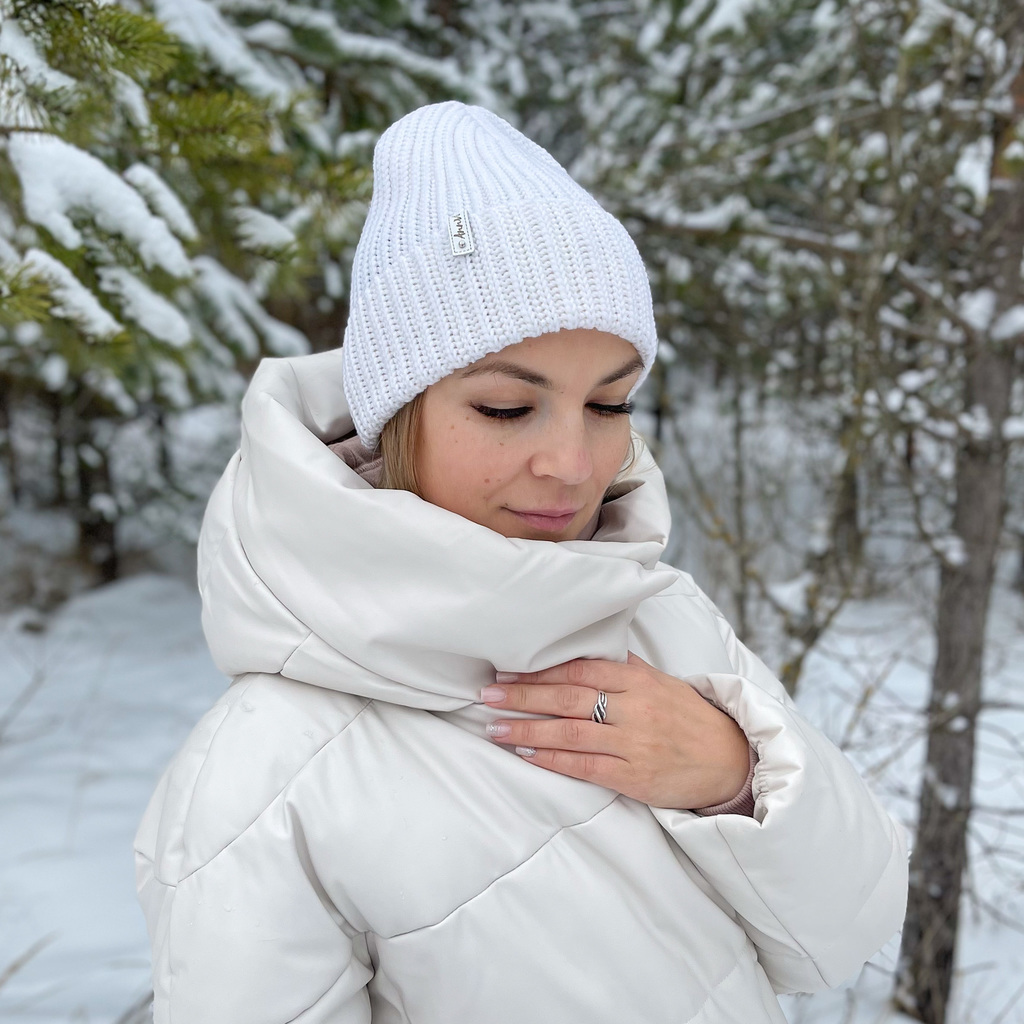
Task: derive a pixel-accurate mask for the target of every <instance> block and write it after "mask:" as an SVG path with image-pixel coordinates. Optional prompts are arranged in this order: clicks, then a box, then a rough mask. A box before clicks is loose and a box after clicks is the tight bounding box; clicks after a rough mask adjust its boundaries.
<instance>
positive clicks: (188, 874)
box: [167, 698, 373, 885]
mask: <svg viewBox="0 0 1024 1024" xmlns="http://www.w3.org/2000/svg"><path fill="white" fill-rule="evenodd" d="M371 704H373V701H372V700H371V699H370V698H367V699H366V700H365V701H364V703H363V706H362V707H361V708H360V709H359V710H358V711H357V712H356V713H355V714H354V715H353V716H352V717H351V718H350V719H349V720H348V721H347V722H346V723H345V724H344V725H343V726H342V727H341V729H339V730H338V731H337V732H336V733H335V734H334V735H333V736H331V737H330V738H329V739H328V740H326V741H325V742H324V744H323V746H321V747H319V748H318V749H317V750H314V751H313V753H312V754H310V756H309V757H308V758H307V759H306V760H305V761H304V762H303V763H302V764H301V765H299V767H298V768H296V770H295V772H294V773H293V774H292V775H290V776H289V777H288V778H287V779H286V780H285V781H284V783H283V784H282V785H281V788H280V789H278V791H277V792H276V793H274V794H273V796H271V797H270V798H269V799H268V800H267V802H266V803H265V804H264V805H263V807H262V809H261V810H260V812H259V813H258V814H257V815H256V817H255V818H253V819H252V821H250V822H249V824H248V825H246V826H245V828H243V829H242V830H241V831H240V832H238V833H237V834H236V835H234V836H232V837H231V839H229V840H228V841H227V842H226V843H225V844H224V845H223V846H222V847H221V848H220V849H219V850H217V851H216V852H215V853H213V854H211V855H210V856H209V857H207V858H206V860H204V861H203V862H202V863H201V864H197V865H196V866H195V867H194V868H192V869H191V870H190V871H188V872H186V873H185V874H183V875H181V876H180V877H179V878H178V881H177V882H176V883H167V884H169V885H171V884H173V885H180V884H181V883H182V882H184V881H185V880H186V879H187V878H190V877H191V876H192V875H194V874H195V873H196V872H197V871H201V870H202V869H203V868H204V867H206V866H207V865H208V864H211V863H213V861H215V860H216V859H217V858H218V857H219V856H221V854H223V853H224V851H225V850H228V849H230V848H231V847H232V846H234V844H235V843H237V842H238V841H239V840H240V839H241V838H242V837H243V836H244V835H245V834H246V833H247V832H249V830H250V829H252V828H253V826H254V825H256V823H257V822H258V821H260V819H261V818H263V816H264V815H265V814H266V813H267V812H268V811H269V810H270V809H271V808H272V807H273V806H274V804H276V803H277V802H278V800H280V799H281V797H282V796H284V794H285V793H286V792H287V790H288V788H289V787H290V786H292V785H293V784H294V783H295V781H296V780H297V779H298V778H299V777H300V776H301V775H302V774H303V772H305V771H306V769H307V768H309V766H310V765H311V764H312V763H313V762H314V761H316V760H317V759H318V758H319V757H320V756H321V754H323V752H324V751H325V750H327V748H328V747H330V746H331V744H333V743H335V742H336V741H337V740H338V739H339V738H340V737H341V736H343V735H344V734H345V733H346V732H347V731H348V729H349V727H350V726H351V725H352V724H353V723H354V722H355V721H356V720H357V719H358V718H359V716H360V715H362V713H363V712H364V711H365V710H366V709H367V708H368V707H369V706H370V705H371ZM225 718H226V716H225ZM221 724H223V722H222V723H221ZM217 728H218V730H219V729H220V726H218V727H217ZM211 746H212V740H211ZM207 755H209V751H208V752H207ZM205 764H206V758H204V759H203V765H204V766H205ZM201 771H202V768H200V772H201ZM198 779H199V773H197V774H196V781H197V782H198ZM194 792H195V787H194V786H193V793H194ZM190 805H191V800H190Z"/></svg>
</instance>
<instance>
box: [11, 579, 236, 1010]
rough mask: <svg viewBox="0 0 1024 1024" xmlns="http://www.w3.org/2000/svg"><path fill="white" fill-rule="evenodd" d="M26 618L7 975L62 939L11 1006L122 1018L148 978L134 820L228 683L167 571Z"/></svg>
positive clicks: (16, 717)
mask: <svg viewBox="0 0 1024 1024" xmlns="http://www.w3.org/2000/svg"><path fill="white" fill-rule="evenodd" d="M19 620H24V614H23V613H22V614H14V615H10V616H5V617H3V618H0V729H2V730H3V732H2V738H0V820H2V822H3V824H2V825H0V834H2V835H3V843H2V844H0V851H2V852H0V972H2V970H3V969H4V968H5V967H7V965H8V964H10V963H11V962H12V961H13V960H14V959H15V958H16V957H18V956H20V955H21V954H22V953H24V952H25V951H26V950H27V949H29V948H30V947H31V946H32V944H33V943H36V942H38V941H40V940H43V939H48V940H49V941H48V943H47V945H46V946H45V947H44V948H43V949H42V950H41V951H40V952H39V953H38V954H37V955H36V956H35V957H34V958H33V959H32V960H31V961H30V962H29V963H27V964H26V965H25V967H24V968H23V969H22V970H21V971H19V972H18V973H17V974H15V975H14V976H13V977H12V978H10V979H9V980H8V981H7V982H6V984H4V985H3V986H2V987H0V1018H2V1019H3V1020H4V1021H6V1022H8V1024H30V1022H31V1024H65V1022H67V1021H71V1020H75V1021H82V1022H86V1021H97V1022H107V1024H110V1022H113V1021H115V1020H117V1018H118V1017H119V1016H120V1015H121V1013H122V1012H123V1011H124V1010H126V1009H127V1007H128V1005H129V1004H130V1003H132V1002H134V1001H135V999H136V998H137V997H139V996H140V995H142V994H144V993H145V991H146V989H147V986H148V945H147V939H146V932H145V927H144V924H143V920H142V916H141V913H140V911H139V909H138V907H137V906H136V903H135V895H134V874H133V872H134V869H133V864H132V852H131V843H132V836H133V834H134V831H135V827H136V825H137V822H138V819H139V817H140V816H141V814H142V810H143V808H144V806H145V803H146V801H147V800H148V798H149V795H150V793H151V791H152V789H153V787H154V785H155V783H156V779H157V775H158V773H159V772H160V771H161V770H162V769H163V766H164V764H165V763H166V762H167V761H168V760H169V758H170V756H171V754H172V753H173V751H174V749H175V748H176V747H177V746H178V744H179V743H180V742H181V741H182V740H183V739H184V736H185V734H186V733H187V732H188V730H189V729H190V728H191V726H192V724H193V722H194V721H195V720H196V719H197V718H198V717H199V715H201V714H202V712H203V711H205V710H206V708H207V707H208V706H209V705H210V704H212V703H213V701H214V700H215V699H216V697H217V696H218V695H219V694H220V693H221V692H222V690H223V688H224V686H225V681H224V679H223V677H222V676H221V675H220V673H219V672H217V670H216V669H215V668H214V666H213V664H212V663H211V661H210V658H209V655H208V653H207V651H206V646H205V643H204V642H203V639H202V635H201V633H200V632H199V629H198V622H199V600H198V596H197V595H196V593H195V592H194V588H193V587H191V586H189V585H187V584H184V583H181V582H179V581H176V580H173V579H170V578H166V577H160V576H140V577H135V578H133V579H130V580H126V581H124V582H121V583H117V584H114V585H112V586H109V587H105V588H103V589H101V590H97V591H93V592H90V593H87V594H85V595H83V596H81V597H79V598H77V599H75V600H73V601H72V602H70V603H69V604H68V605H66V606H65V607H64V608H63V609H62V610H61V611H60V612H59V613H58V614H57V615H56V616H55V617H54V619H53V620H52V622H51V623H50V624H49V625H48V626H47V628H46V629H45V630H44V631H43V632H38V633H37V632H26V631H25V630H23V629H21V628H19ZM44 621H45V620H44ZM19 698H20V699H19ZM19 706H20V708H21V711H20V714H15V713H16V711H17V709H18V707H19Z"/></svg>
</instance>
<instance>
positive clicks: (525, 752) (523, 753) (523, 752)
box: [516, 747, 537, 757]
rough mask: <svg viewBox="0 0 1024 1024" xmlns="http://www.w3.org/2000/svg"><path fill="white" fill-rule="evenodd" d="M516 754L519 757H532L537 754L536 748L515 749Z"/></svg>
mask: <svg viewBox="0 0 1024 1024" xmlns="http://www.w3.org/2000/svg"><path fill="white" fill-rule="evenodd" d="M516 753H517V754H519V755H520V757H534V756H535V755H536V753H537V748H536V747H516Z"/></svg>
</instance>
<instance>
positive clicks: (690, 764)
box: [481, 654, 750, 810]
mask: <svg viewBox="0 0 1024 1024" xmlns="http://www.w3.org/2000/svg"><path fill="white" fill-rule="evenodd" d="M598 690H604V692H605V693H606V694H607V695H608V708H607V717H606V719H605V721H604V722H603V723H601V724H598V723H597V722H594V721H592V720H591V715H592V714H593V711H594V705H595V703H596V702H597V693H598ZM481 700H482V701H483V702H484V703H485V704H487V705H489V706H490V707H494V708H508V709H509V710H514V711H525V712H528V713H531V714H540V715H556V716H559V717H557V718H551V719H518V718H517V719H498V720H496V721H494V722H492V723H491V724H490V725H489V726H488V727H487V731H488V734H489V735H490V736H491V737H492V738H494V739H495V740H497V741H498V742H499V743H505V744H510V745H514V746H515V747H516V753H518V754H521V755H522V756H524V757H528V758H529V760H530V761H532V762H533V763H534V764H537V765H540V766H541V767H542V768H547V769H549V770H550V771H554V772H559V773H561V774H562V775H571V776H572V777H573V778H576V779H585V780H586V781H587V782H594V783H596V784H597V785H599V786H606V787H607V788H608V789H614V790H615V791H616V792H618V793H622V794H623V795H625V796H629V797H632V798H633V799H634V800H640V801H641V802H643V803H645V804H650V805H652V806H653V807H672V808H678V809H682V810H686V809H692V808H696V807H709V806H712V805H714V804H719V803H724V802H725V801H727V800H731V799H732V798H733V797H735V796H736V795H737V793H739V791H740V788H741V787H742V785H743V783H744V781H745V780H746V778H747V773H748V771H749V768H750V761H749V755H748V743H747V738H746V736H745V735H744V734H743V730H742V729H740V727H739V726H738V725H737V724H736V723H735V722H734V721H733V720H732V719H731V718H730V717H729V716H728V715H727V714H725V713H724V712H722V711H719V710H718V709H717V708H716V707H714V705H712V704H709V703H708V702H707V701H706V700H704V698H703V697H701V696H700V694H698V693H697V691H696V690H695V689H694V688H693V687H692V686H690V685H689V684H688V683H685V682H683V681H682V680H681V679H676V678H675V677H674V676H670V675H668V674H667V673H665V672H659V671H658V669H656V668H653V667H652V666H651V665H648V664H647V662H646V661H644V660H643V659H642V658H638V657H637V656H636V655H635V654H630V655H629V657H628V660H627V662H626V664H625V665H623V664H621V663H619V662H615V661H599V660H597V659H593V660H588V659H585V658H578V659H576V660H575V661H567V662H565V663H564V664H561V665H555V666H554V667H553V668H549V669H546V670H545V671H543V672H528V673H507V672H499V673H498V675H497V682H496V684H495V685H493V686H488V687H486V688H485V689H484V690H483V692H482V693H481ZM531 751H532V752H531Z"/></svg>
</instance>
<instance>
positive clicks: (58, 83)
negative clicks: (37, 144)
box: [0, 18, 77, 125]
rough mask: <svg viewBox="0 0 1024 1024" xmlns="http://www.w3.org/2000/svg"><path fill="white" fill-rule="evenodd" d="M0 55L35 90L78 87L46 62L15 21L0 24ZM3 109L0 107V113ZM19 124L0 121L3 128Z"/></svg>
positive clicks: (71, 79)
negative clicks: (12, 65)
mask: <svg viewBox="0 0 1024 1024" xmlns="http://www.w3.org/2000/svg"><path fill="white" fill-rule="evenodd" d="M0 54H3V55H6V56H7V57H10V59H11V60H12V61H13V62H14V64H15V65H16V66H17V68H18V72H19V77H20V78H22V79H24V80H25V81H26V82H28V83H29V84H31V85H33V86H35V87H36V88H40V89H43V90H45V91H46V92H56V91H57V90H58V89H73V88H75V86H76V85H77V82H75V80H74V79H73V78H71V77H70V76H69V75H65V74H64V73H63V72H62V71H58V70H57V69H56V68H53V67H51V66H50V65H49V64H47V63H46V61H45V60H44V59H43V57H42V56H41V55H40V53H39V51H38V50H37V49H36V48H35V44H34V43H33V42H32V40H31V39H29V37H28V36H27V35H25V33H24V32H23V31H22V29H21V26H20V25H19V24H18V21H17V19H16V18H7V19H6V20H4V21H2V22H0ZM5 77H6V76H5ZM2 110H3V108H2V107H0V111H2ZM5 113H6V112H5ZM22 123H24V122H21V121H10V120H6V119H5V120H3V121H0V124H5V125H12V124H22ZM29 123H33V122H32V121H30V122H29Z"/></svg>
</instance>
